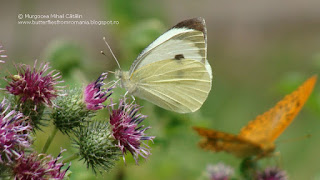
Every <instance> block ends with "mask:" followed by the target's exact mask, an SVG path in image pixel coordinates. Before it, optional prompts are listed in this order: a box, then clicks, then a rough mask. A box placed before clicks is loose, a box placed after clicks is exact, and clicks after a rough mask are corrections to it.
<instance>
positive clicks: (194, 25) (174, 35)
mask: <svg viewBox="0 0 320 180" xmlns="http://www.w3.org/2000/svg"><path fill="white" fill-rule="evenodd" d="M206 41H207V40H206V25H205V21H204V19H203V18H194V19H189V20H185V21H182V22H180V23H178V24H177V25H175V26H174V27H172V28H171V29H169V30H168V31H167V32H165V33H164V34H163V35H161V36H160V37H159V38H158V39H156V40H155V41H154V42H153V43H151V44H150V45H149V46H148V47H147V48H146V49H145V50H143V51H142V53H141V54H140V55H139V56H138V57H137V58H136V60H135V61H134V62H133V64H132V66H131V68H130V71H129V74H132V73H133V72H134V71H135V70H137V69H139V68H142V67H143V66H146V65H147V64H150V63H154V62H157V61H161V60H166V59H177V58H179V57H180V58H184V59H193V60H197V61H199V62H202V63H203V64H206V69H207V71H208V73H209V74H210V77H212V70H211V67H210V65H209V63H208V62H207V43H206Z"/></svg>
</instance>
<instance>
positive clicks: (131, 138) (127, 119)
mask: <svg viewBox="0 0 320 180" xmlns="http://www.w3.org/2000/svg"><path fill="white" fill-rule="evenodd" d="M111 107H112V112H110V124H111V126H112V135H113V137H114V138H115V139H116V140H117V141H118V145H117V146H118V147H119V148H120V149H121V151H122V153H123V160H124V161H125V157H124V155H125V154H126V153H127V151H129V152H130V153H131V154H132V156H133V158H134V159H135V161H136V163H138V156H139V155H140V156H142V157H143V158H145V159H146V158H147V157H148V156H149V155H150V147H149V146H148V145H147V144H145V143H144V142H142V141H144V140H151V141H152V140H153V139H154V138H155V137H154V136H145V131H146V130H148V129H149V128H150V127H146V128H144V126H143V125H142V126H139V124H140V123H141V122H142V121H143V120H144V119H145V118H146V116H145V115H142V114H140V113H138V111H139V110H140V108H141V107H140V106H139V105H137V104H132V103H131V104H126V102H125V100H124V99H120V102H119V106H118V109H114V108H113V106H111Z"/></svg>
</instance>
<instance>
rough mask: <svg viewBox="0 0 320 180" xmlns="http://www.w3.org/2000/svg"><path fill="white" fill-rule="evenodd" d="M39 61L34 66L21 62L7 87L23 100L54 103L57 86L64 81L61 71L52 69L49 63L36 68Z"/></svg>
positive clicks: (35, 103) (39, 103)
mask: <svg viewBox="0 0 320 180" xmlns="http://www.w3.org/2000/svg"><path fill="white" fill-rule="evenodd" d="M36 64H37V61H35V63H34V66H33V68H31V66H29V65H25V64H20V65H18V66H17V72H18V74H17V75H14V76H12V81H10V82H9V81H8V83H9V85H8V86H7V87H6V89H7V90H8V91H9V92H10V93H11V94H13V95H15V96H19V97H20V101H21V102H26V101H31V102H33V104H34V105H42V104H44V105H47V106H51V105H52V100H53V99H54V98H56V97H57V96H58V92H59V91H60V90H58V89H57V88H61V87H58V86H56V85H57V84H59V83H61V82H62V81H58V80H59V79H60V78H61V75H60V73H59V72H56V71H55V70H52V71H50V72H48V73H47V71H48V70H49V69H50V67H49V63H46V64H41V65H40V68H39V69H36Z"/></svg>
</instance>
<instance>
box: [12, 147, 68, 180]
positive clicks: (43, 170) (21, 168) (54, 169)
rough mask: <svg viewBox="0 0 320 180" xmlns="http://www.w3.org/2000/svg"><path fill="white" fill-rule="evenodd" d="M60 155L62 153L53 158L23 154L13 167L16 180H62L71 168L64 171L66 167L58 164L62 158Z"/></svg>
mask: <svg viewBox="0 0 320 180" xmlns="http://www.w3.org/2000/svg"><path fill="white" fill-rule="evenodd" d="M61 152H63V151H61ZM60 155H61V153H60V154H59V155H58V157H57V158H53V157H51V156H50V155H49V156H43V155H42V154H36V153H32V154H26V153H23V154H22V156H21V157H20V158H19V159H18V160H17V162H16V164H15V166H14V167H13V175H14V177H15V179H24V180H34V179H37V180H46V179H56V180H62V179H63V178H64V176H65V174H66V172H67V171H68V169H69V167H70V166H69V167H67V168H66V169H65V170H62V167H63V166H64V165H63V164H62V163H61V162H58V161H59V160H60V158H61V156H60Z"/></svg>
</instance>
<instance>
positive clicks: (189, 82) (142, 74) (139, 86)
mask: <svg viewBox="0 0 320 180" xmlns="http://www.w3.org/2000/svg"><path fill="white" fill-rule="evenodd" d="M127 83H131V85H129V86H131V87H132V86H134V88H131V89H134V91H133V92H131V93H132V94H133V95H135V96H138V97H140V98H142V99H146V100H148V101H150V102H152V103H154V104H155V105H158V106H160V107H162V108H164V109H168V110H171V111H175V112H179V113H189V112H194V111H196V110H198V109H199V108H200V107H201V106H202V104H203V103H204V101H205V100H206V99H207V96H208V94H209V92H210V89H211V78H210V74H209V73H208V71H207V70H206V68H205V65H204V64H203V63H201V62H200V61H197V60H193V59H168V60H162V61H157V62H154V63H151V64H148V65H145V66H143V67H141V68H139V69H137V70H136V71H134V72H133V74H132V75H131V76H130V79H129V81H128V82H127ZM127 89H130V88H129V87H127Z"/></svg>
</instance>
